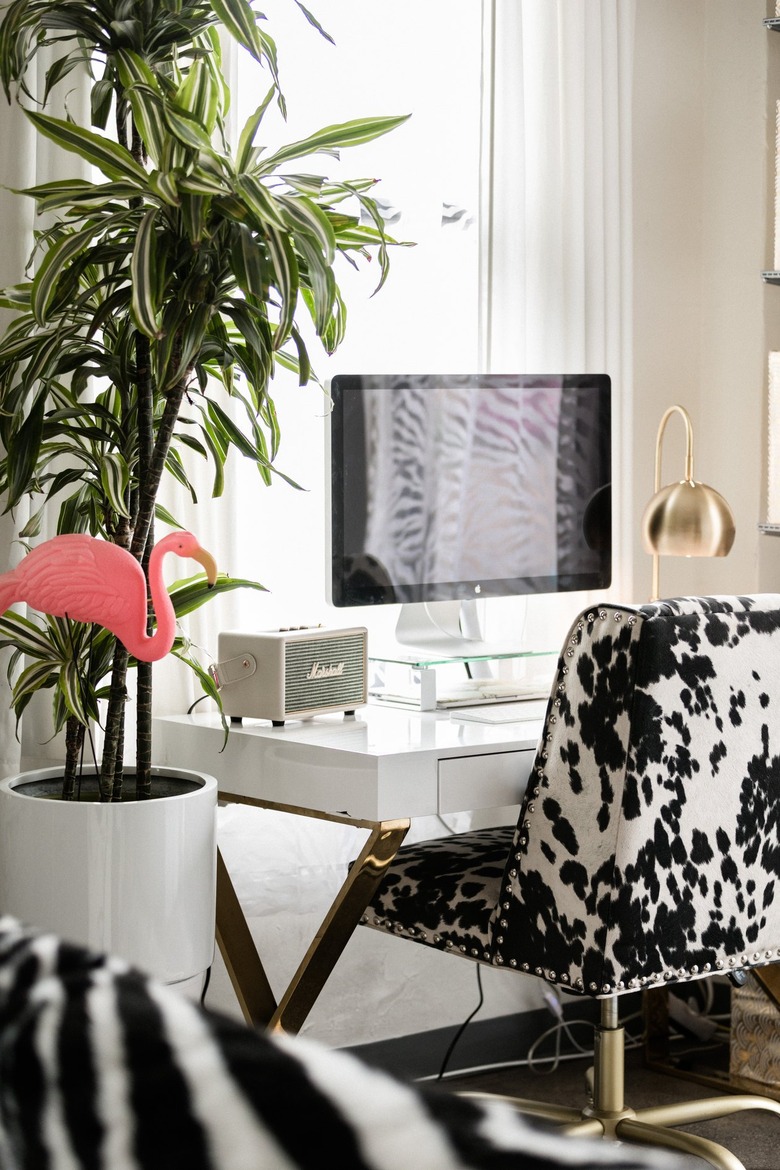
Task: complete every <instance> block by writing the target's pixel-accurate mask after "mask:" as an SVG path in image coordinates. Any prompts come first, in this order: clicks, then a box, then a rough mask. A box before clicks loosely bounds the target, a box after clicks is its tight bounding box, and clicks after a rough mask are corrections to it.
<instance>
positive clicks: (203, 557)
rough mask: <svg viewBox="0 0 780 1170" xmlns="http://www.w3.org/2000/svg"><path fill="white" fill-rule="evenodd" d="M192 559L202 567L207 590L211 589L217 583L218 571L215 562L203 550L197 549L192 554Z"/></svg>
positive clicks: (208, 553)
mask: <svg viewBox="0 0 780 1170" xmlns="http://www.w3.org/2000/svg"><path fill="white" fill-rule="evenodd" d="M192 559H193V560H195V561H198V562H199V563H200V564H201V565H203V568H204V571H205V573H206V580H207V581H208V583H209V589H213V588H214V586H215V585H216V583H217V573H218V569H217V562H216V561H215V560H214V558H213V556H212V555H211V553H210V552H207V551H206V549H205V548H199V549H197V550H196V551H195V552H193V553H192Z"/></svg>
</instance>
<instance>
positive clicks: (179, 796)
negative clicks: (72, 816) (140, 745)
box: [0, 764, 217, 809]
mask: <svg viewBox="0 0 780 1170" xmlns="http://www.w3.org/2000/svg"><path fill="white" fill-rule="evenodd" d="M62 772H63V765H62V764H55V765H53V766H51V767H45V768H30V769H28V770H27V771H22V772H15V773H14V774H13V775H11V776H5V777H3V778H2V779H0V793H8V794H12V795H13V796H14V797H16V798H17V799H18V800H40V799H42V798H41V797H40V796H36V795H33V794H31V793H27V792H19V791H17V789H18V787H19V786H20V785H22V784H34V783H35V782H36V781H39V780H40V781H45V780H55V779H57V778H58V777H61V776H62ZM83 774H84V775H85V776H89V777H90V778H92V777H94V776H96V775H97V769H96V768H95V767H94V765H92V764H89V765H85V766H84V768H83ZM134 774H135V773H134V772H133V770H132V769H130V768H128V769H127V771H126V772H125V776H126V777H132V776H133V775H134ZM152 776H153V777H154V776H159V777H161V778H163V777H172V778H177V777H180V778H181V779H182V780H187V781H190V782H192V783H193V784H194V785H195V787H194V788H193V789H192V790H191V791H190V792H177V793H170V794H165V795H163V796H161V797H157V798H154V797H153V798H152V799H151V800H137V799H136V798H135V797H134V796H127V797H123V799H122V800H118V801H99V800H64V801H60V802H59V806H60V807H61V808H85V807H100V808H105V809H108V808H111V809H121V808H126V807H127V806H128V805H150V806H151V805H154V804H155V803H156V801H157V800H158V799H160V800H165V801H166V802H168V801H171V800H190V799H192V798H193V797H195V796H200V795H202V793H203V790H204V789H206V790H209V789H212V788H213V789H216V788H217V780H216V777H215V776H212V775H211V774H210V773H208V772H200V771H194V770H193V769H191V768H177V767H173V766H171V765H153V767H152Z"/></svg>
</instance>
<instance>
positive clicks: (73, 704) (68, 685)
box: [57, 662, 89, 726]
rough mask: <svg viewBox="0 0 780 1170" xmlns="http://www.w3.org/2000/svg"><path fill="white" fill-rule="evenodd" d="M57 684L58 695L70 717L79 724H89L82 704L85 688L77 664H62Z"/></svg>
mask: <svg viewBox="0 0 780 1170" xmlns="http://www.w3.org/2000/svg"><path fill="white" fill-rule="evenodd" d="M57 684H58V690H59V693H60V695H61V696H62V698H63V700H64V702H65V706H66V707H67V708H68V710H69V711H70V713H71V715H75V716H76V718H77V719H78V721H79V723H83V724H84V725H85V726H86V725H87V724H88V723H89V713H88V711H87V707H86V706H85V703H84V700H85V698H86V694H87V687H86V686H85V683H84V680H83V679H82V676H81V671H80V670H79V665H78V663H77V662H66V663H65V664H64V666H63V667H62V669H61V670H60V675H59V679H58V680H57Z"/></svg>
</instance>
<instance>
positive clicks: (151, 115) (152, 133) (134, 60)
mask: <svg viewBox="0 0 780 1170" xmlns="http://www.w3.org/2000/svg"><path fill="white" fill-rule="evenodd" d="M116 62H117V72H118V73H119V80H120V81H121V83H122V86H123V87H124V90H125V95H126V97H127V99H128V101H129V102H130V108H131V109H132V111H133V121H134V122H135V124H136V126H137V128H138V132H139V133H140V135H141V138H142V139H143V142H144V145H145V146H146V149H147V150H148V152H149V155H150V157H151V159H152V161H153V162H154V163H155V164H156V165H157V166H159V165H160V160H161V158H162V155H163V150H164V145H165V122H164V120H163V114H162V110H163V96H162V93H161V92H160V86H159V83H158V81H157V78H156V77H155V75H154V73H153V72H152V70H151V69H150V68H149V66H148V65H147V63H146V61H144V59H143V57H141V56H140V55H139V54H138V53H134V52H132V51H131V50H129V49H120V50H119V51H118V52H117V54H116Z"/></svg>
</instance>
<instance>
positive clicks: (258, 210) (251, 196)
mask: <svg viewBox="0 0 780 1170" xmlns="http://www.w3.org/2000/svg"><path fill="white" fill-rule="evenodd" d="M236 187H237V189H238V191H239V193H240V194H241V196H242V198H243V200H244V202H245V204H246V206H247V207H248V208H249V210H250V212H251V213H252V214H253V217H254V219H255V221H256V223H257V227H258V229H259V230H262V228H263V227H264V226H265V225H266V224H271V225H272V226H273V227H275V228H278V229H279V230H280V231H287V224H286V222H285V218H284V216H283V214H282V210H281V208H280V207H279V205H278V204H277V201H276V197H275V196H274V195H273V194H272V193H271V192H270V191H269V190H268V188H267V187H266V186H265V184H264V183H261V182H260V180H259V179H258V178H256V177H255V176H254V175H239V176H238V177H237V179H236Z"/></svg>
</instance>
